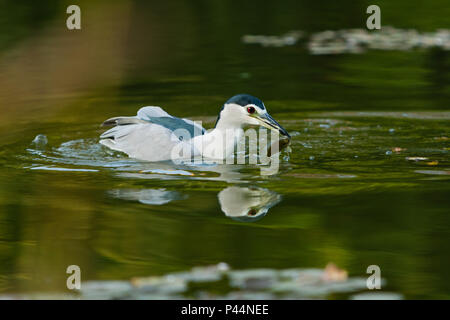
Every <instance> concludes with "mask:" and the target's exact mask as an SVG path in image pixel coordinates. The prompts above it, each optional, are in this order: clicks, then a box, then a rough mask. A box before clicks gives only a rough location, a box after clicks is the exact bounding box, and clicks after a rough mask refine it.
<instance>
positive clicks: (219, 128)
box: [195, 119, 243, 159]
mask: <svg viewBox="0 0 450 320" xmlns="http://www.w3.org/2000/svg"><path fill="white" fill-rule="evenodd" d="M221 120H222V119H219V121H218V122H217V124H216V127H215V128H214V129H212V130H210V131H209V132H207V133H206V134H204V135H202V136H200V137H196V139H195V140H196V141H195V144H196V148H197V149H199V147H200V148H201V150H202V151H201V153H202V155H203V156H204V157H207V158H211V159H226V158H228V157H230V156H232V155H233V154H234V149H235V146H236V143H237V142H238V141H239V139H240V138H241V137H242V135H243V130H242V128H241V125H240V124H237V123H230V122H228V123H225V122H223V121H221ZM200 143H201V146H200Z"/></svg>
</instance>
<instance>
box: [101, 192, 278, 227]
mask: <svg viewBox="0 0 450 320" xmlns="http://www.w3.org/2000/svg"><path fill="white" fill-rule="evenodd" d="M109 195H110V196H112V197H114V198H118V199H122V200H129V201H139V202H140V203H143V204H147V205H152V206H161V205H165V204H168V203H169V202H171V201H174V200H184V199H187V198H188V196H187V195H184V194H181V193H179V192H177V191H169V190H166V189H114V190H111V191H109ZM217 198H218V200H219V204H220V208H221V209H222V212H223V213H224V214H225V216H227V217H229V218H231V219H233V220H236V221H241V222H254V221H258V220H260V219H261V218H262V217H264V216H265V215H266V214H267V212H268V211H269V209H270V208H272V207H273V206H275V205H276V204H277V203H279V202H280V201H281V196H280V195H279V194H278V193H275V192H273V191H270V190H268V189H264V188H256V187H238V186H230V187H227V188H225V189H223V190H222V191H220V192H219V193H218V194H217Z"/></svg>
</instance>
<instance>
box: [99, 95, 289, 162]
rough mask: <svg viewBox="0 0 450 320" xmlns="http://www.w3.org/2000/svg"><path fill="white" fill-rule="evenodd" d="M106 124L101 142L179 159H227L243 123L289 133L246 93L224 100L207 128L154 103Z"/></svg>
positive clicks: (138, 154) (142, 155) (146, 156)
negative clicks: (111, 126) (169, 112)
mask: <svg viewBox="0 0 450 320" xmlns="http://www.w3.org/2000/svg"><path fill="white" fill-rule="evenodd" d="M108 125H113V126H114V127H113V128H112V129H110V130H108V131H106V132H105V133H103V134H102V135H101V136H100V139H101V140H100V143H101V144H103V145H105V146H107V147H109V148H111V149H113V150H117V151H121V152H124V153H126V154H128V155H129V156H130V157H132V158H136V159H141V160H147V161H164V160H178V159H176V158H180V157H182V156H180V154H189V155H190V156H201V157H205V158H211V159H226V158H227V157H229V156H231V155H232V154H233V153H234V150H235V144H236V141H238V139H240V138H241V137H242V135H243V130H242V127H243V126H244V125H259V126H263V127H265V128H268V129H270V130H272V131H276V132H277V133H279V134H281V136H283V138H285V140H286V139H287V140H290V135H289V133H288V132H287V131H286V130H285V129H284V128H283V127H282V126H281V125H280V124H279V123H278V122H276V121H275V120H274V119H273V118H272V117H271V116H270V115H269V113H268V112H267V110H266V107H265V106H264V103H263V102H262V101H261V100H260V99H258V98H256V97H253V96H251V95H248V94H239V95H236V96H233V97H231V98H230V99H229V100H228V101H227V102H225V104H224V105H223V107H222V109H221V110H220V113H219V116H218V118H217V121H216V125H215V127H214V128H213V129H212V130H209V131H206V130H205V129H204V128H203V127H202V126H201V125H199V124H197V123H195V122H193V121H192V120H189V119H181V118H177V117H174V116H171V115H169V114H168V113H167V112H165V111H164V110H163V109H161V108H160V107H153V106H152V107H143V108H141V109H140V110H139V111H138V113H137V116H135V117H116V118H111V119H108V120H106V121H105V122H104V123H103V126H108ZM174 150H181V151H183V152H181V153H180V152H174Z"/></svg>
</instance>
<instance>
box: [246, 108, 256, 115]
mask: <svg viewBox="0 0 450 320" xmlns="http://www.w3.org/2000/svg"><path fill="white" fill-rule="evenodd" d="M255 111H256V110H255V108H254V107H248V108H247V112H248V113H250V114H252V113H255Z"/></svg>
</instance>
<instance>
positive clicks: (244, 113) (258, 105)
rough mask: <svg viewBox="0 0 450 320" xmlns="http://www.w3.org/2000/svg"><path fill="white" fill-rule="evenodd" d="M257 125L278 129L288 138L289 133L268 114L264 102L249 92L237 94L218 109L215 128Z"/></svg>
mask: <svg viewBox="0 0 450 320" xmlns="http://www.w3.org/2000/svg"><path fill="white" fill-rule="evenodd" d="M243 125H259V126H263V127H265V128H267V129H269V130H275V131H278V132H279V133H280V134H281V135H283V136H285V137H287V138H289V139H290V137H291V136H290V135H289V133H288V132H287V131H286V130H285V129H284V128H283V127H282V126H281V125H280V124H279V123H278V122H277V121H275V119H274V118H272V117H271V116H270V114H269V113H268V112H267V109H266V107H265V106H264V103H263V102H262V101H261V100H259V99H258V98H256V97H254V96H251V95H249V94H238V95H235V96H233V97H231V98H230V99H228V101H227V102H225V104H224V105H223V107H222V110H220V113H219V117H218V118H217V122H216V128H217V127H223V128H224V129H226V128H227V127H231V126H243Z"/></svg>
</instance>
